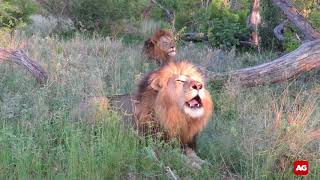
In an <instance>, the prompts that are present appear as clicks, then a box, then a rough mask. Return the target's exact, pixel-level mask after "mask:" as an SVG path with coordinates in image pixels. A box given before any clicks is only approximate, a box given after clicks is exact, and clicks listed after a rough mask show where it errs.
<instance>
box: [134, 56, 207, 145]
mask: <svg viewBox="0 0 320 180" xmlns="http://www.w3.org/2000/svg"><path fill="white" fill-rule="evenodd" d="M135 99H136V103H135V121H136V125H137V127H138V131H139V132H141V133H147V132H151V133H158V132H161V133H163V137H164V139H165V140H171V139H173V138H178V139H179V140H180V142H181V145H182V147H184V149H187V148H191V149H192V150H194V149H195V148H196V137H197V135H198V134H199V133H200V132H201V131H202V130H203V128H204V127H205V126H206V124H207V123H208V120H209V118H210V116H211V114H212V108H213V102H212V100H211V96H210V93H209V92H208V91H207V90H206V89H205V84H204V80H203V77H202V75H201V73H200V72H199V71H198V69H196V68H195V67H194V66H193V65H192V64H190V63H188V62H184V61H182V62H169V63H168V64H167V65H165V66H162V67H161V68H159V69H158V70H155V71H153V72H150V73H149V74H148V75H146V76H145V77H144V78H143V79H142V81H141V82H140V84H139V87H138V92H137V95H136V98H135Z"/></svg>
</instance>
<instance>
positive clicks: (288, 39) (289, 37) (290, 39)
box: [283, 31, 300, 52]
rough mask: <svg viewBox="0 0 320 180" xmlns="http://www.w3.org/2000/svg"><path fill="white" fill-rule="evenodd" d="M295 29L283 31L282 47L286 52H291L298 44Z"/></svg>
mask: <svg viewBox="0 0 320 180" xmlns="http://www.w3.org/2000/svg"><path fill="white" fill-rule="evenodd" d="M296 33H297V32H295V31H285V33H284V44H283V47H284V49H285V50H286V51H287V52H291V51H293V50H295V49H297V48H298V47H299V46H300V42H299V40H298V39H297V38H296Z"/></svg>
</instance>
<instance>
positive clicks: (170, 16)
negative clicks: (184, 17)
mask: <svg viewBox="0 0 320 180" xmlns="http://www.w3.org/2000/svg"><path fill="white" fill-rule="evenodd" d="M151 2H152V3H154V4H155V5H156V6H158V7H159V8H160V9H161V10H163V11H164V13H165V14H166V17H167V21H168V22H169V23H170V24H171V26H172V30H173V31H175V21H176V17H175V13H174V12H173V11H171V10H169V9H167V8H165V7H163V6H162V5H161V4H160V3H158V2H157V1H156V0H151Z"/></svg>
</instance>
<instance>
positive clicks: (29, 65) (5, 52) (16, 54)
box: [0, 48, 48, 84]
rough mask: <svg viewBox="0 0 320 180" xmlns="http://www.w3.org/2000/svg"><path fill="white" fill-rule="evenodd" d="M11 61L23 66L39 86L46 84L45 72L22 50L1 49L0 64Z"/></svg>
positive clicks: (46, 76) (46, 75)
mask: <svg viewBox="0 0 320 180" xmlns="http://www.w3.org/2000/svg"><path fill="white" fill-rule="evenodd" d="M5 60H11V61H13V62H15V63H17V64H19V65H22V66H24V67H25V68H26V69H27V70H28V71H29V72H30V73H31V74H32V75H33V76H34V77H35V78H36V79H37V81H38V82H39V83H40V84H44V83H46V82H47V79H48V74H47V72H46V71H45V70H44V69H43V68H42V67H41V65H40V64H38V63H37V62H36V61H34V60H32V59H30V58H29V57H28V56H27V55H26V54H25V51H24V50H23V49H1V48H0V62H3V61H5Z"/></svg>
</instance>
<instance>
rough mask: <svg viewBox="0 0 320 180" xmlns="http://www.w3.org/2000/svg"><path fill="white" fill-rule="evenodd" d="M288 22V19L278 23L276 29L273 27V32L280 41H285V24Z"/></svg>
mask: <svg viewBox="0 0 320 180" xmlns="http://www.w3.org/2000/svg"><path fill="white" fill-rule="evenodd" d="M287 23H288V21H287V20H286V21H283V22H282V23H280V24H279V25H277V26H276V27H275V28H274V29H273V34H274V35H275V36H276V38H277V39H278V40H279V41H281V42H282V41H284V35H283V34H284V26H285V25H286V24H287Z"/></svg>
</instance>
